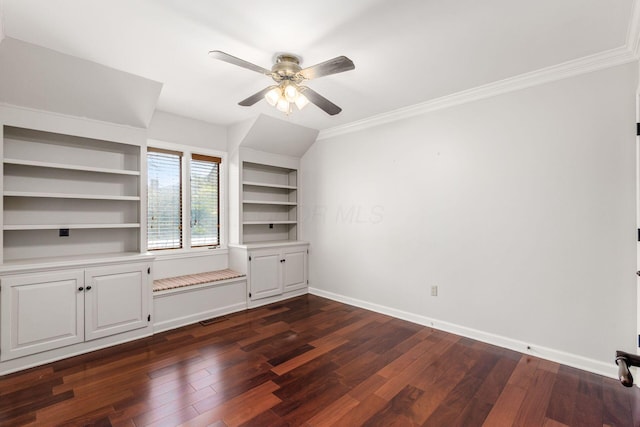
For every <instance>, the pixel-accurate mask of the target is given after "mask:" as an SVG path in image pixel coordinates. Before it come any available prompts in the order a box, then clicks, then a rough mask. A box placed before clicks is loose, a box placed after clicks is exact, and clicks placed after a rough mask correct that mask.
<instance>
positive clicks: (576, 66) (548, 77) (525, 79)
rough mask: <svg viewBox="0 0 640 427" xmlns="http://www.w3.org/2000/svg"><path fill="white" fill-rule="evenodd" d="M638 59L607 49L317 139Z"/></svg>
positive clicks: (628, 52)
mask: <svg viewBox="0 0 640 427" xmlns="http://www.w3.org/2000/svg"><path fill="white" fill-rule="evenodd" d="M636 59H637V56H636V55H634V54H633V53H632V52H631V50H630V49H628V47H627V46H623V47H619V48H616V49H611V50H607V51H604V52H601V53H597V54H594V55H589V56H585V57H583V58H579V59H575V60H572V61H567V62H563V63H561V64H558V65H553V66H551V67H546V68H542V69H540V70H536V71H532V72H529V73H524V74H520V75H518V76H515V77H510V78H507V79H504V80H499V81H497V82H494V83H489V84H486V85H482V86H478V87H475V88H473V89H468V90H464V91H461V92H456V93H453V94H451V95H446V96H443V97H440V98H436V99H432V100H429V101H426V102H422V103H420V104H415V105H411V106H408V107H403V108H399V109H397V110H393V111H390V112H388V113H382V114H377V115H375V116H372V117H369V118H366V119H362V120H357V121H355V122H351V123H347V124H344V125H341V126H336V127H332V128H329V129H325V130H322V131H320V133H319V135H318V138H317V140H318V141H319V140H323V139H328V138H333V137H335V136H339V135H344V134H347V133H351V132H357V131H360V130H364V129H367V128H370V127H374V126H379V125H382V124H385V123H390V122H395V121H398V120H403V119H407V118H410V117H414V116H418V115H421V114H425V113H428V112H432V111H437V110H442V109H445V108H449V107H453V106H455V105H460V104H466V103H468V102H472V101H477V100H480V99H485V98H490V97H492V96H496V95H500V94H504V93H507V92H513V91H516V90H520V89H525V88H528V87H531V86H537V85H540V84H544V83H549V82H553V81H556V80H562V79H565V78H567V77H573V76H577V75H580V74H585V73H589V72H592V71H597V70H602V69H605V68H609V67H613V66H616V65H622V64H626V63H629V62H632V61H634V60H636Z"/></svg>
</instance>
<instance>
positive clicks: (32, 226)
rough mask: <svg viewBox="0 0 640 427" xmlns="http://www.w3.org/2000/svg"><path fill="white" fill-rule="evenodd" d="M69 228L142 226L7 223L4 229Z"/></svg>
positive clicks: (128, 225) (135, 224) (131, 226)
mask: <svg viewBox="0 0 640 427" xmlns="http://www.w3.org/2000/svg"><path fill="white" fill-rule="evenodd" d="M61 228H68V229H71V230H78V229H98V228H140V224H138V223H127V224H5V225H4V227H3V229H4V230H5V231H8V230H59V229H61Z"/></svg>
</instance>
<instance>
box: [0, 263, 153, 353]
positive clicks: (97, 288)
mask: <svg viewBox="0 0 640 427" xmlns="http://www.w3.org/2000/svg"><path fill="white" fill-rule="evenodd" d="M149 277H150V264H148V263H135V264H123V265H110V266H104V267H96V268H86V269H74V270H62V271H53V272H46V273H30V274H19V275H9V276H3V277H2V278H1V279H0V284H1V286H2V290H1V293H0V295H1V300H0V310H1V317H0V321H1V322H2V323H1V324H2V329H1V331H0V360H2V361H5V360H9V359H14V358H18V357H22V356H27V355H30V354H35V353H40V352H43V351H47V350H52V349H55V348H59V347H64V346H68V345H72V344H77V343H81V342H85V341H90V340H94V339H98V338H102V337H106V336H110V335H115V334H119V333H122V332H127V331H132V330H135V329H139V328H144V327H146V326H147V325H148V324H149V320H150V318H149V316H150V312H149V300H150V297H151V288H150V279H149Z"/></svg>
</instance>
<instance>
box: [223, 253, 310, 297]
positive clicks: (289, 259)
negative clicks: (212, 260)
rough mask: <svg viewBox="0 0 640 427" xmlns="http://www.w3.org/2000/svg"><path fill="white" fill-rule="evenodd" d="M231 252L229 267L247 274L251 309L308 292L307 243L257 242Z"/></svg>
mask: <svg viewBox="0 0 640 427" xmlns="http://www.w3.org/2000/svg"><path fill="white" fill-rule="evenodd" d="M229 249H230V251H229V267H230V268H232V269H233V270H236V271H239V272H243V273H245V274H247V285H248V290H249V294H248V297H249V304H248V305H249V307H256V306H258V305H263V304H269V303H271V302H275V301H279V300H282V299H285V298H290V297H292V296H297V295H301V294H304V293H306V292H307V286H308V283H307V277H308V275H307V264H308V261H307V259H308V250H309V245H308V243H306V242H300V241H293V242H279V243H255V244H248V245H229Z"/></svg>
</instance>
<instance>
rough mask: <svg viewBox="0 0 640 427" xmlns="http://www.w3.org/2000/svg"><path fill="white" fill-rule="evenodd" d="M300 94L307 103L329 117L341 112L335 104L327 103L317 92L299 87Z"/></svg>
mask: <svg viewBox="0 0 640 427" xmlns="http://www.w3.org/2000/svg"><path fill="white" fill-rule="evenodd" d="M300 92H301V93H302V94H303V95H304V96H306V97H307V99H308V100H309V102H311V103H313V104H315V105H317V106H318V107H319V108H320V109H321V110H323V111H324V112H325V113H327V114H329V115H330V116H335V115H336V114H338V113H339V112H340V111H342V108H340V107H338V106H337V105H336V104H334V103H333V102H331V101H329V100H328V99H327V98H325V97H324V96H322V95H320V94H319V93H318V92H316V91H314V90H312V89H310V88H308V87H306V86H303V87H301V88H300Z"/></svg>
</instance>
